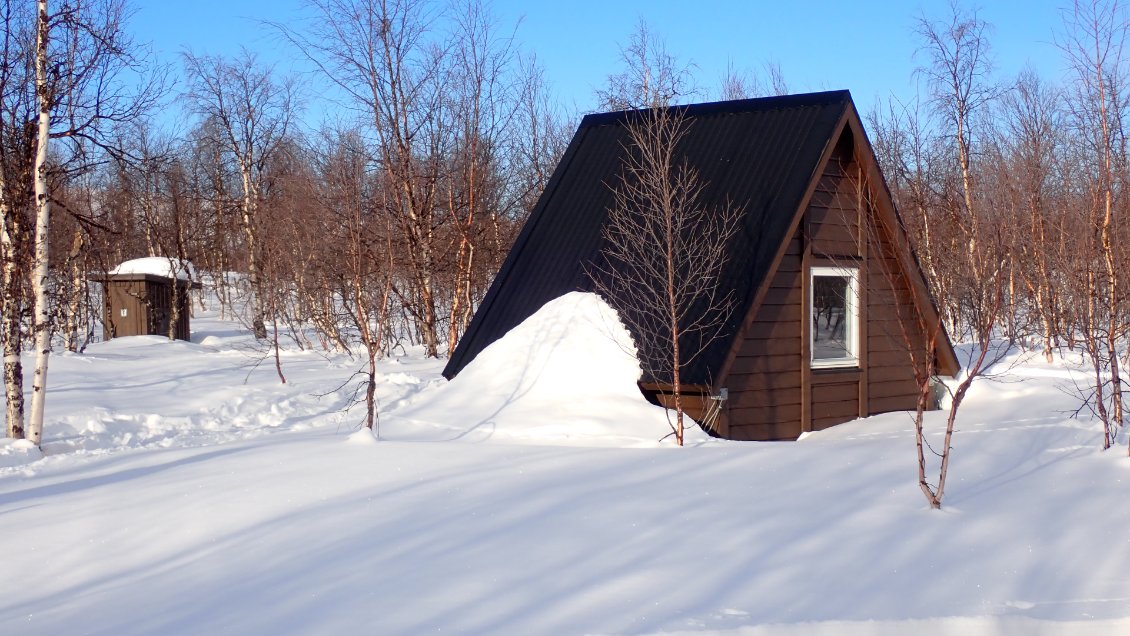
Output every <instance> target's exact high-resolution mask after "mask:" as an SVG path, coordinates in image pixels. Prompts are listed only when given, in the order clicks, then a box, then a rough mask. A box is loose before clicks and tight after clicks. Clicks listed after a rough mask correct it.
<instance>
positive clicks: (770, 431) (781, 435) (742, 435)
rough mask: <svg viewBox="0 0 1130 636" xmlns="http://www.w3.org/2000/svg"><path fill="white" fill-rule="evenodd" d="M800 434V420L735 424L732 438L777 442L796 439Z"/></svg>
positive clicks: (731, 431)
mask: <svg viewBox="0 0 1130 636" xmlns="http://www.w3.org/2000/svg"><path fill="white" fill-rule="evenodd" d="M799 436H800V423H799V422H784V423H776V424H754V425H745V426H733V427H731V428H730V439H736V440H742V441H747V442H775V441H785V440H794V439H796V438H797V437H799Z"/></svg>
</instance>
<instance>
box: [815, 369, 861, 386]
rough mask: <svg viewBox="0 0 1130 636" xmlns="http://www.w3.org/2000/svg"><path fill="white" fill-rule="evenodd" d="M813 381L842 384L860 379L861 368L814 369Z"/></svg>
mask: <svg viewBox="0 0 1130 636" xmlns="http://www.w3.org/2000/svg"><path fill="white" fill-rule="evenodd" d="M812 381H813V383H816V384H842V383H845V382H857V381H859V369H857V368H854V367H851V368H843V369H813V370H812Z"/></svg>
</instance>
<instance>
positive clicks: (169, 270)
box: [110, 256, 199, 281]
mask: <svg viewBox="0 0 1130 636" xmlns="http://www.w3.org/2000/svg"><path fill="white" fill-rule="evenodd" d="M110 274H111V275H114V274H152V275H154V276H164V277H165V278H177V279H179V280H189V281H191V280H199V279H198V278H197V277H196V270H195V269H194V268H193V267H192V263H191V262H189V261H178V260H177V259H175V258H174V259H169V258H165V257H164V256H147V257H145V258H135V259H133V260H131V261H126V262H124V263H122V264H121V265H118V266H117V267H115V268H114V269H112V270H110Z"/></svg>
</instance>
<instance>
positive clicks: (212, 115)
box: [184, 50, 297, 339]
mask: <svg viewBox="0 0 1130 636" xmlns="http://www.w3.org/2000/svg"><path fill="white" fill-rule="evenodd" d="M184 66H185V72H186V74H187V75H188V85H189V89H188V94H187V97H188V99H189V100H190V102H191V104H192V108H193V110H194V111H195V112H196V113H197V114H198V115H199V116H200V117H202V118H203V119H204V120H206V121H207V122H209V123H210V124H211V126H208V127H206V128H204V129H203V130H208V131H212V132H214V133H215V134H216V135H217V136H218V139H216V140H215V141H216V143H217V144H219V145H220V146H221V147H223V148H225V149H226V150H227V151H228V152H230V153H231V156H232V157H234V159H235V163H236V166H237V168H238V170H239V182H240V186H241V188H242V192H241V194H242V199H241V201H240V213H241V214H240V221H241V223H240V227H241V229H242V231H243V238H244V242H245V248H246V252H247V276H248V281H249V282H250V287H251V326H252V330H253V331H254V333H255V337H256V338H259V339H263V338H266V337H267V328H266V315H265V314H266V312H265V311H264V290H263V286H262V284H263V280H262V277H263V276H262V275H263V272H262V269H263V263H262V257H263V254H262V250H263V246H262V237H261V236H260V235H261V233H262V232H263V222H262V219H261V218H260V217H261V212H260V205H261V203H262V201H263V197H264V191H263V190H264V187H265V184H266V180H267V167H268V166H269V164H270V161H271V159H272V157H273V155H274V154H275V153H276V152H278V150H279V148H280V145H281V144H282V143H283V141H284V140H285V139H286V137H287V132H288V130H289V128H290V125H291V120H292V118H293V116H294V114H295V110H296V107H297V106H296V99H297V95H296V89H295V84H294V82H293V81H292V80H289V79H282V80H280V79H277V78H276V77H275V73H274V71H273V69H272V68H270V67H268V66H264V65H262V64H260V63H259V61H258V60H257V59H256V57H255V56H254V55H253V54H251V53H249V52H247V51H246V50H245V51H244V52H243V53H242V54H241V55H240V56H239V57H237V58H236V59H234V60H230V61H229V60H225V59H223V58H220V57H216V56H207V55H194V54H192V53H185V54H184Z"/></svg>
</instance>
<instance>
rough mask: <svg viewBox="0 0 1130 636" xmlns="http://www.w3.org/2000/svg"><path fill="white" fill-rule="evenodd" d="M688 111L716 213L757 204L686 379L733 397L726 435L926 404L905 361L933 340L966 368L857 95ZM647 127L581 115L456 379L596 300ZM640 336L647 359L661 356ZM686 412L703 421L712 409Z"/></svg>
mask: <svg viewBox="0 0 1130 636" xmlns="http://www.w3.org/2000/svg"><path fill="white" fill-rule="evenodd" d="M677 108H678V110H679V114H680V115H681V116H682V117H684V118H686V119H687V121H688V123H689V127H688V131H687V134H686V135H685V137H684V138H683V140H682V141H681V142H680V144H679V146H678V148H677V149H676V155H677V157H678V159H679V161H683V160H685V161H686V162H687V163H688V164H689V165H690V166H691V167H693V168H694V169H696V170H697V171H698V173H699V176H700V179H701V180H702V181H703V182H705V184H706V186H705V188H704V190H703V193H702V202H703V203H704V204H705V205H712V206H717V205H718V204H719V203H721V202H731V203H733V204H735V205H737V206H740V207H741V208H742V209H743V210H744V212H743V215H744V216H743V218H742V221H741V224H740V229H739V231H738V232H737V234H736V235H735V236H734V237H733V239H731V241H730V243H729V245H728V247H727V251H728V254H729V258H728V260H727V264H726V267H725V269H724V271H723V272H722V274H721V278H720V280H721V282H722V284H723V285H724V286H725V287H726V291H727V292H729V293H730V294H732V298H734V299H735V301H736V303H735V304H736V307H735V310H734V311H733V313H732V315H731V316H730V317H729V319H728V321H727V323H726V324H725V329H724V334H723V337H721V338H718V339H716V340H714V341H713V342H712V343H711V344H710V345H709V346H708V347H707V348H706V349H705V350H704V351H703V352H702V354H701V355H699V356H698V357H697V358H695V360H694V361H693V363H692V364H691V365H689V368H686V369H684V373H683V377H682V380H683V383H684V387H686V389H687V392H688V393H694V392H697V393H698V394H699V396H700V399H699V400H698V402H699V406H702V407H705V406H708V405H710V404H712V403H713V404H717V403H718V402H719V401H720V400H721V399H723V398H724V402H722V405H723V406H722V408H721V412H720V414H719V416H718V419H717V425H716V428H715V429H714V431H715V432H716V433H717V434H719V435H721V436H723V437H728V438H732V439H744V440H781V439H796V438H797V437H798V436H799V435H800V434H801V433H803V432H806V431H813V430H820V429H822V428H826V427H829V426H833V425H835V424H839V423H842V422H846V421H848V420H851V419H855V418H857V417H865V416H867V415H873V414H876V413H882V412H886V411H896V410H906V409H914V408H915V404H916V398H917V395H918V391H917V388H918V385H917V383H916V381H915V373H914V367H913V366H912V363H911V358H910V356H909V355H908V352H909V351H914V350H916V351H919V352H921V353H924V352H925V351H926V347H927V345H928V343H929V342H931V341H933V342H934V346H933V355H934V356H935V357H936V359H937V361H938V362H937V365H938V370H939V372H940V373H942V374H945V375H954V374H955V373H956V372H957V371H958V370H959V365H958V362H957V357H956V355H955V353H954V350H953V347H952V345H951V344H950V342H949V339H948V337H947V335H946V333H945V330H944V329H943V328H942V324H941V320H940V318H939V315H938V312H937V309H936V305H935V303H934V301H933V298H932V297H931V296H930V293H929V290H928V286H927V284H926V281H925V278H924V276H923V274H922V271H921V269H920V268H919V266H918V262H917V260H916V258H915V256H914V254H913V252H912V251H911V247H910V244H909V241H908V239H907V236H906V232H905V230H904V228H903V225H902V223H901V221H900V219H899V217H898V213H897V211H896V210H895V207H894V203H893V201H892V199H891V196H890V192H889V191H888V189H887V186H886V183H885V181H884V180H883V176H882V174H881V173H880V170H879V165H878V162H877V160H876V158H875V154H874V152H873V150H872V148H871V145H870V143H869V142H868V140H867V136H866V134H865V133H864V130H863V123H862V121H861V120H860V118H859V114H858V112H857V111H856V109H855V105H854V103H853V102H852V99H851V96H850V94H849V93H848V92H847V91H830V92H823V93H810V94H804V95H786V96H780V97H768V98H760V99H749V100H739V101H729V102H716V103H709V104H694V105H690V106H680V107H677ZM638 116H639V112H638V111H626V112H617V113H603V114H595V115H589V116H587V117H585V118H584V120H583V121H582V122H581V125H580V127H579V129H578V130H577V133H576V135H575V136H574V137H573V140H572V142H570V144H569V147H568V148H567V149H566V151H565V154H564V156H563V157H562V159H561V162H560V164H559V165H558V167H557V169H556V171H555V172H554V174H553V176H552V178H551V179H550V180H549V183H548V184H547V186H546V189H545V192H544V193H543V194H542V196H541V199H540V200H539V201H538V204H537V205H536V206H535V207H534V209H533V211H532V212H531V215H530V218H529V220H528V221H527V222H526V225H525V227H524V228H523V230H522V232H521V234H520V235H519V236H518V238H517V240H516V241H515V244H514V247H513V248H512V249H511V252H510V254H509V255H508V256H507V259H506V261H505V262H504V263H503V266H502V269H501V270H500V271H499V273H498V276H497V277H496V278H495V280H494V282H493V284H492V285H491V288H490V290H489V291H488V292H487V294H486V297H485V298H484V299H483V303H482V305H481V306H480V307H479V309H478V311H477V312H476V314H475V316H474V319H473V320H472V321H471V324H470V325H469V327H468V329H467V333H466V334H464V337H463V339H462V340H460V341H459V344H458V346H457V347H456V349H455V350H454V351H453V352H452V355H451V359H450V361H449V362H448V364H447V367H446V368H445V369H444V372H443V373H444V375H445V376H446V377H448V378H451V377H453V376H455V375H456V374H458V373H459V371H460V370H461V369H462V368H463V367H464V366H466V364H467V363H468V362H470V361H471V360H472V359H474V357H475V356H476V355H477V354H478V353H479V352H480V351H482V350H483V349H484V348H485V347H486V346H488V345H489V344H490V343H492V342H494V341H495V340H497V339H498V338H500V337H501V336H502V335H504V334H505V333H506V332H507V331H509V330H510V329H512V328H513V327H514V326H516V325H517V324H519V323H520V322H522V321H523V320H524V319H525V318H527V317H528V316H530V315H532V314H533V313H534V312H535V311H537V309H538V308H540V307H541V306H542V305H543V304H545V303H546V302H548V301H549V300H552V299H553V298H556V297H558V296H561V295H563V294H565V293H567V292H570V291H575V290H581V291H592V289H593V285H592V282H591V280H590V279H589V276H588V274H587V272H588V271H590V269H591V266H590V264H592V263H596V262H598V260H599V259H601V258H602V247H603V240H604V239H603V238H602V233H601V231H602V228H603V226H604V224H605V223H606V222H607V218H608V210H609V208H610V207H611V205H612V203H613V202H612V196H613V195H612V189H611V187H610V186H609V184H614V183H616V180H617V176H618V175H619V174H620V173H621V170H622V166H623V156H624V153H625V152H626V150H625V148H627V147H628V143H627V131H626V123H627V122H629V121H632V118H634V117H638ZM611 304H612V305H613V306H616V305H617V303H615V302H612V303H611ZM692 319H693V316H692ZM633 335H635V334H633ZM636 340H637V342H636V344H637V347H638V348H639V350H640V355H641V356H649V355H651V356H654V355H663V353H662V352H658V354H657V353H656V352H655V351H651V349H654V348H655V347H657V346H660V345H658V344H656V343H652V342H640V341H639V338H638V337H637V338H636ZM920 357H921V356H920ZM640 386H641V389H642V390H643V391H644V393H645V394H649V396H650V397H651V398H652V399H657V400H658V401H660V402H663V401H664V395H665V394H666V393H668V392H669V386H668V385H665V384H664V383H663V381H662V380H661V379H658V378H648V377H644V378H641V381H640ZM691 401H692V402H693V401H694V400H691ZM696 411H702V412H696ZM688 412H690V413H691V415H692V416H694V417H695V418H696V419H699V420H700V421H701V416H702V415H703V413H704V412H705V408H696V406H695V405H694V404H692V405H691V406H690V408H688Z"/></svg>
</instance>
